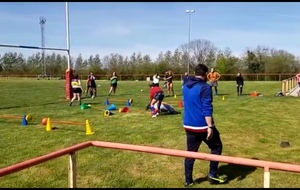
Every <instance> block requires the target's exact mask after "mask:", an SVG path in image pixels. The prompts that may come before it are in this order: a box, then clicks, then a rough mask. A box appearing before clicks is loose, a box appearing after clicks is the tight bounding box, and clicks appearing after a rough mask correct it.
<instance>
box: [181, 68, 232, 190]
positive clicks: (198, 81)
mask: <svg viewBox="0 0 300 190" xmlns="http://www.w3.org/2000/svg"><path fill="white" fill-rule="evenodd" d="M207 73H208V67H207V66H206V65H204V64H199V65H197V66H196V67H195V76H190V77H189V78H188V80H187V81H186V83H185V84H184V85H183V89H182V93H183V97H184V98H183V102H184V111H183V113H184V114H183V128H184V129H185V133H186V143H187V151H192V152H198V149H199V147H200V144H201V142H202V141H204V142H205V143H206V144H207V145H208V147H209V148H210V150H211V154H216V155H221V153H222V148H223V145H222V141H221V138H220V134H219V131H218V130H217V128H216V126H215V123H214V119H213V105H212V102H213V98H212V89H211V86H210V85H209V84H208V83H207ZM194 162H195V159H194V158H185V159H184V171H185V186H192V185H194V184H195V181H194V180H193V167H194ZM218 165H219V162H216V161H211V162H210V166H209V174H208V181H209V182H210V183H211V184H220V183H225V182H226V180H227V179H226V178H224V179H223V178H220V177H219V176H218V175H217V170H218Z"/></svg>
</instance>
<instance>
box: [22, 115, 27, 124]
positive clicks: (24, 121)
mask: <svg viewBox="0 0 300 190" xmlns="http://www.w3.org/2000/svg"><path fill="white" fill-rule="evenodd" d="M22 125H23V126H26V125H28V123H27V120H26V115H24V116H23V117H22Z"/></svg>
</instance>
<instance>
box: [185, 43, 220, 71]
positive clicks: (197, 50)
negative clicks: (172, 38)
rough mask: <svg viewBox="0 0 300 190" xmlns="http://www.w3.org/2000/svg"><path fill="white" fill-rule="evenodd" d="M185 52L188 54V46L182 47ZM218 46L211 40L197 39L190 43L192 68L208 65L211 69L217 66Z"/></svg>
mask: <svg viewBox="0 0 300 190" xmlns="http://www.w3.org/2000/svg"><path fill="white" fill-rule="evenodd" d="M180 49H181V50H182V51H183V52H188V49H189V46H188V44H183V45H181V46H180ZM217 50H218V49H217V48H216V46H215V45H214V44H213V43H212V42H211V41H209V40H205V39H196V40H193V41H191V42H190V60H191V62H190V67H191V68H192V69H194V67H195V66H196V65H197V64H200V63H201V64H206V65H207V66H209V67H212V66H214V65H215V61H216V58H217V57H216V56H217Z"/></svg>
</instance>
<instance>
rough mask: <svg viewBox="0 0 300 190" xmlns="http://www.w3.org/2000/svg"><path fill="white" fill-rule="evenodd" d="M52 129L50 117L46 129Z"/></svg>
mask: <svg viewBox="0 0 300 190" xmlns="http://www.w3.org/2000/svg"><path fill="white" fill-rule="evenodd" d="M51 130H52V126H51V123H50V118H47V124H46V131H51Z"/></svg>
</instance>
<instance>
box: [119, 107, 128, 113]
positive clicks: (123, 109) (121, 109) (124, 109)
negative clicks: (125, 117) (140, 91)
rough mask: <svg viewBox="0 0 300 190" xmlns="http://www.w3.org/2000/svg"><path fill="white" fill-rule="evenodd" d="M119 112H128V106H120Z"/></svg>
mask: <svg viewBox="0 0 300 190" xmlns="http://www.w3.org/2000/svg"><path fill="white" fill-rule="evenodd" d="M119 112H120V113H128V112H129V108H128V107H124V108H120V109H119Z"/></svg>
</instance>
